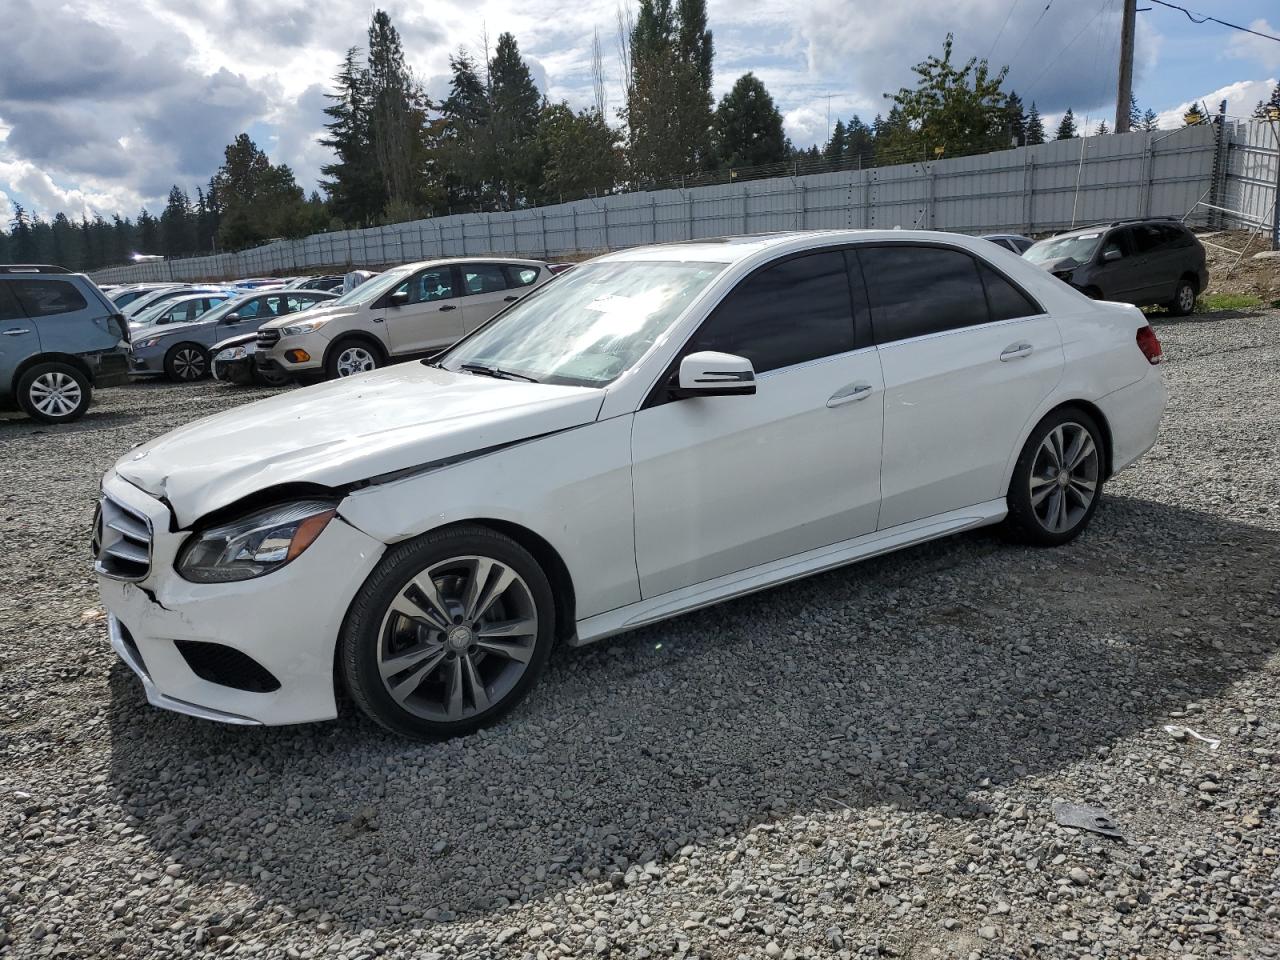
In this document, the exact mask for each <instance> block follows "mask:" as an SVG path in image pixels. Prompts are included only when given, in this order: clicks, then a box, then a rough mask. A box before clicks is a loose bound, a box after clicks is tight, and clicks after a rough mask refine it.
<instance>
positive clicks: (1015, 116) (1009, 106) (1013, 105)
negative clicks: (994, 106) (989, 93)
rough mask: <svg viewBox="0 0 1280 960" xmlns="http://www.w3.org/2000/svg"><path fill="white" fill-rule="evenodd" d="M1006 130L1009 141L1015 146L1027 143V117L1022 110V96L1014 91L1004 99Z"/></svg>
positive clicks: (1022, 145) (1023, 145)
mask: <svg viewBox="0 0 1280 960" xmlns="http://www.w3.org/2000/svg"><path fill="white" fill-rule="evenodd" d="M1004 111H1005V124H1006V132H1007V134H1008V137H1009V142H1010V144H1012V145H1013V146H1015V147H1025V146H1026V145H1027V117H1026V114H1025V113H1023V110H1022V98H1021V97H1019V96H1018V94H1017V93H1016V92H1014V91H1012V90H1011V91H1009V96H1007V97H1005V101H1004Z"/></svg>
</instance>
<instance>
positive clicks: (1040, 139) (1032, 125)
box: [1027, 100, 1044, 147]
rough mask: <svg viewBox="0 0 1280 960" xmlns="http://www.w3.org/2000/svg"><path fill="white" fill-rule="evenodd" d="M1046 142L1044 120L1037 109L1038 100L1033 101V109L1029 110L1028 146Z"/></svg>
mask: <svg viewBox="0 0 1280 960" xmlns="http://www.w3.org/2000/svg"><path fill="white" fill-rule="evenodd" d="M1041 143H1044V121H1043V120H1042V119H1040V111H1039V110H1037V109H1036V102H1035V101H1034V100H1032V101H1031V109H1030V110H1029V111H1028V112H1027V146H1029V147H1031V146H1037V145H1039V144H1041Z"/></svg>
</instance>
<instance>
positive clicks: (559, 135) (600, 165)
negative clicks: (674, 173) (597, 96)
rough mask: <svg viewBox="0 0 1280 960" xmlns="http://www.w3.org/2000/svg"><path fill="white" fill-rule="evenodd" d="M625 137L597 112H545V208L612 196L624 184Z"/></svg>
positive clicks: (556, 108)
mask: <svg viewBox="0 0 1280 960" xmlns="http://www.w3.org/2000/svg"><path fill="white" fill-rule="evenodd" d="M621 140H622V135H621V133H619V132H618V131H617V130H615V129H613V128H612V127H611V126H609V124H608V123H607V122H606V121H605V119H604V117H603V116H601V115H600V114H599V113H597V112H596V111H595V110H594V109H591V110H581V111H579V112H577V113H574V111H573V110H572V109H571V108H570V107H569V105H568V104H566V103H557V104H550V105H548V106H545V107H543V108H542V115H541V117H540V118H539V121H538V151H537V152H538V154H539V155H540V156H541V157H542V158H543V169H542V198H543V199H544V200H545V201H546V202H547V203H562V202H565V201H569V200H580V199H582V198H583V197H598V196H604V195H605V194H608V193H611V192H612V191H613V190H614V189H616V188H617V186H618V184H619V183H620V182H621V181H622V176H623V171H624V157H623V154H622V142H621Z"/></svg>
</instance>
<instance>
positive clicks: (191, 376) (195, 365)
mask: <svg viewBox="0 0 1280 960" xmlns="http://www.w3.org/2000/svg"><path fill="white" fill-rule="evenodd" d="M164 372H165V373H166V374H168V376H169V379H170V380H173V381H175V382H176V383H194V382H195V381H196V380H203V379H204V378H205V377H206V376H208V375H209V355H208V354H207V353H206V352H205V349H204V347H202V346H200V345H199V344H198V343H180V344H178V345H177V346H176V347H174V348H173V349H171V350H170V351H169V352H168V353H167V354H165V357H164Z"/></svg>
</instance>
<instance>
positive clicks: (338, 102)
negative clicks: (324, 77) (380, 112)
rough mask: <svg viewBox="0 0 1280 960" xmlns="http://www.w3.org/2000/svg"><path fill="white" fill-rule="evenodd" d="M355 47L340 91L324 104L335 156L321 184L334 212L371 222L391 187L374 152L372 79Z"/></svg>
mask: <svg viewBox="0 0 1280 960" xmlns="http://www.w3.org/2000/svg"><path fill="white" fill-rule="evenodd" d="M358 56H359V53H358V51H357V49H356V48H355V47H352V48H350V49H349V50H348V51H347V54H346V56H345V57H344V58H343V61H342V66H341V67H339V69H338V74H337V76H335V77H334V78H333V82H334V84H335V86H336V87H337V91H336V92H335V93H327V94H325V96H326V97H327V98H328V99H329V100H331V101H332V102H331V103H330V104H329V105H328V106H327V107H325V108H324V113H325V116H327V117H328V118H329V121H328V122H327V123H326V124H325V125H324V126H325V129H326V130H327V131H328V135H327V136H326V137H324V138H322V139H321V140H320V143H321V144H322V145H324V146H326V147H329V148H330V149H331V150H333V152H334V154H335V159H334V161H333V162H332V163H327V164H325V165H324V166H322V167H321V168H320V173H321V176H322V177H323V178H324V179H322V180H321V181H320V186H321V187H322V188H323V189H324V191H325V193H327V194H328V195H329V201H330V204H331V206H332V209H333V213H334V215H335V216H337V218H338V219H340V220H341V221H343V222H344V223H349V224H351V225H353V226H368V225H369V224H372V223H374V222H376V221H377V218H378V216H379V214H381V213H382V211H383V209H384V208H385V207H386V205H387V191H386V187H385V186H384V184H383V180H382V175H381V171H380V170H379V167H378V164H377V159H376V157H375V155H374V146H373V140H372V132H371V126H370V125H371V119H372V118H371V109H370V98H369V78H368V75H367V74H366V72H365V71H364V70H363V69H362V68H361V67H360V65H359V63H358Z"/></svg>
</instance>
